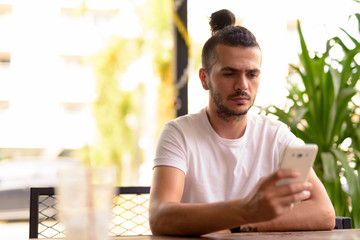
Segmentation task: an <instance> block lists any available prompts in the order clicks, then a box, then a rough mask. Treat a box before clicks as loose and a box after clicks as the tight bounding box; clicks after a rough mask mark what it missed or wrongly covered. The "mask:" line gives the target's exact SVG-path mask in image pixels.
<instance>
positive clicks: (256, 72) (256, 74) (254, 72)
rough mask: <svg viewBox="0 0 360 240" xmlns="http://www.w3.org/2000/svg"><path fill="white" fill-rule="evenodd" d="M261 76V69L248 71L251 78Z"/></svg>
mask: <svg viewBox="0 0 360 240" xmlns="http://www.w3.org/2000/svg"><path fill="white" fill-rule="evenodd" d="M259 76H260V72H259V71H250V72H248V77H249V78H258V77H259Z"/></svg>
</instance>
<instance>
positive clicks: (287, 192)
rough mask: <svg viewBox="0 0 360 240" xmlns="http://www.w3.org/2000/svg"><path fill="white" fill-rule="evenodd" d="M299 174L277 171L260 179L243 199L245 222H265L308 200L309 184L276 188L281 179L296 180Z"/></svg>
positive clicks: (283, 170) (295, 184)
mask: <svg viewBox="0 0 360 240" xmlns="http://www.w3.org/2000/svg"><path fill="white" fill-rule="evenodd" d="M298 176H299V174H298V173H297V172H296V171H295V170H292V169H279V170H277V171H276V172H274V173H272V174H270V175H269V176H267V177H264V178H262V179H260V181H259V182H258V183H257V184H256V186H255V187H254V189H253V190H252V192H250V194H249V195H248V196H247V197H245V198H244V199H243V202H242V204H241V205H242V206H241V208H242V209H245V210H246V212H245V213H244V214H243V217H244V219H245V220H246V221H247V222H259V221H267V220H271V219H274V218H276V217H279V216H280V215H282V214H284V213H286V212H288V211H289V210H290V209H291V207H292V206H293V204H294V203H296V202H299V201H303V200H306V199H309V198H310V191H311V188H312V185H311V183H309V182H300V183H291V184H286V185H282V186H276V183H277V182H278V181H279V180H280V179H283V178H296V177H298Z"/></svg>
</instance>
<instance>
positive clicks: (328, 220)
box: [317, 208, 335, 230]
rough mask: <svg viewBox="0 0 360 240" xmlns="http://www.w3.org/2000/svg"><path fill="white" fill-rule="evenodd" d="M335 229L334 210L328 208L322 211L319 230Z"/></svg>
mask: <svg viewBox="0 0 360 240" xmlns="http://www.w3.org/2000/svg"><path fill="white" fill-rule="evenodd" d="M334 228H335V211H334V209H333V208H326V209H324V210H323V211H322V214H321V217H320V219H319V229H317V230H333V229H334Z"/></svg>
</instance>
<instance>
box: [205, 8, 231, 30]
mask: <svg viewBox="0 0 360 240" xmlns="http://www.w3.org/2000/svg"><path fill="white" fill-rule="evenodd" d="M209 24H210V27H211V32H212V35H214V34H215V33H216V32H217V31H219V30H221V29H222V28H224V27H226V26H233V25H235V15H234V14H233V13H232V12H230V11H229V10H227V9H222V10H219V11H216V12H214V13H212V14H211V17H210V22H209Z"/></svg>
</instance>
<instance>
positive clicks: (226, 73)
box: [223, 72, 234, 77]
mask: <svg viewBox="0 0 360 240" xmlns="http://www.w3.org/2000/svg"><path fill="white" fill-rule="evenodd" d="M223 75H224V76H226V77H231V76H232V75H234V73H233V72H224V73H223Z"/></svg>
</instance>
